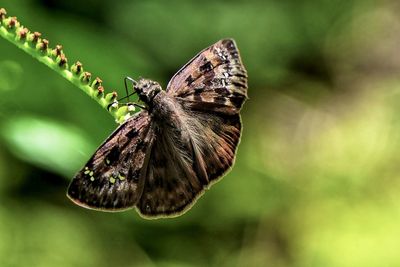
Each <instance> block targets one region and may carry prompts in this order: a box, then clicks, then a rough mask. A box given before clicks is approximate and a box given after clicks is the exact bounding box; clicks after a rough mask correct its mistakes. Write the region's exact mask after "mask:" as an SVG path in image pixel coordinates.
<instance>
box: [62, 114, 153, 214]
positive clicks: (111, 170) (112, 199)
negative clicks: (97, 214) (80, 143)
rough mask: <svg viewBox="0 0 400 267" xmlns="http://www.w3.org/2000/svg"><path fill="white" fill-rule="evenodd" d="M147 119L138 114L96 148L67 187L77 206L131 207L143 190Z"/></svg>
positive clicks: (148, 142)
mask: <svg viewBox="0 0 400 267" xmlns="http://www.w3.org/2000/svg"><path fill="white" fill-rule="evenodd" d="M152 136H153V135H152V130H151V124H150V117H149V116H148V115H147V112H144V111H143V112H140V113H138V114H136V115H135V116H134V117H132V118H130V119H129V120H128V121H126V122H125V123H124V124H122V125H121V126H120V127H119V128H117V130H116V131H115V132H114V133H113V134H112V135H111V136H110V137H109V138H108V139H107V140H106V141H105V142H104V143H103V144H102V145H101V146H100V147H99V148H98V150H97V151H96V152H95V154H94V155H93V156H92V158H91V159H90V160H89V161H88V163H87V164H86V165H85V167H84V168H83V169H82V170H81V171H80V172H78V173H77V175H76V176H75V177H74V179H73V180H72V182H71V184H70V186H69V188H68V193H67V195H68V197H69V198H70V199H71V200H72V201H74V202H75V203H76V204H78V205H80V206H84V207H86V208H91V209H99V210H108V211H113V210H115V211H117V210H123V209H128V208H133V207H134V205H135V203H136V202H137V200H138V199H139V197H140V195H141V193H142V189H143V179H140V177H141V176H143V175H145V174H143V173H142V171H143V170H144V169H146V168H145V167H146V165H147V161H148V159H146V153H147V150H148V149H149V147H151V142H152V138H153V137H152Z"/></svg>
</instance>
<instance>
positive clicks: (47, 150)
mask: <svg viewBox="0 0 400 267" xmlns="http://www.w3.org/2000/svg"><path fill="white" fill-rule="evenodd" d="M1 135H2V137H3V138H4V140H5V141H6V144H7V145H8V147H9V149H10V151H11V152H12V153H13V154H14V155H16V156H17V157H19V158H20V159H22V160H26V161H28V162H30V163H32V164H35V165H38V166H40V167H42V168H45V169H48V170H51V171H53V172H55V173H59V174H61V175H63V176H65V177H72V175H73V174H74V173H75V172H76V171H77V170H78V169H79V168H80V167H81V166H82V165H83V163H84V162H85V160H87V159H88V158H89V156H90V154H91V153H92V152H93V150H94V148H95V146H94V145H93V144H92V143H91V142H90V140H89V138H87V137H85V136H84V134H83V133H82V132H81V131H79V130H78V129H76V128H74V127H72V126H68V125H63V124H61V123H60V122H56V121H52V120H49V119H44V118H37V117H33V116H20V117H15V118H13V119H11V120H9V121H8V123H5V124H4V125H3V127H2V128H1Z"/></svg>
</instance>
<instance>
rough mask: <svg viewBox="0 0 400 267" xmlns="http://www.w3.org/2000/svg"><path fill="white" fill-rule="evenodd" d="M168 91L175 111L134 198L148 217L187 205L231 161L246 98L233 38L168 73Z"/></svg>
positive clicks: (176, 212) (244, 76)
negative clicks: (169, 75)
mask: <svg viewBox="0 0 400 267" xmlns="http://www.w3.org/2000/svg"><path fill="white" fill-rule="evenodd" d="M167 94H168V95H169V96H171V97H172V98H173V99H174V101H176V103H178V105H177V107H176V109H175V112H176V114H178V116H175V118H174V119H172V120H171V121H170V122H169V124H168V125H167V126H166V125H164V126H163V127H160V129H162V132H161V133H157V134H156V135H157V140H156V141H155V142H154V145H153V147H152V150H151V155H150V160H149V162H150V163H149V165H148V171H147V178H146V181H145V185H144V191H143V194H142V196H141V198H140V199H139V201H138V203H137V208H138V210H139V212H140V213H141V214H142V215H144V216H146V217H165V216H167V217H169V216H176V215H179V214H181V213H183V212H185V211H187V210H188V209H189V208H190V207H191V206H192V204H193V203H194V202H195V201H196V200H197V199H198V197H199V196H201V195H202V193H203V192H204V190H205V189H206V188H208V187H209V186H210V185H211V184H212V183H213V182H215V181H217V180H218V178H220V177H222V175H223V174H224V173H226V172H227V171H228V170H229V168H230V167H231V166H232V165H233V162H234V159H235V153H236V148H237V145H238V143H239V140H240V133H241V121H240V115H239V111H240V108H241V106H242V104H243V102H244V100H245V99H246V98H247V74H246V70H245V68H244V66H243V64H242V62H241V59H240V56H239V52H238V50H237V48H236V45H235V43H234V41H233V40H230V39H226V40H221V41H219V42H217V43H216V44H214V45H212V46H210V47H209V48H207V49H205V50H203V51H202V52H200V53H199V54H198V55H197V56H196V57H194V58H193V59H192V60H191V61H190V62H189V63H187V64H186V65H185V66H184V67H183V68H182V69H181V70H180V71H178V73H177V74H176V75H175V76H174V77H173V78H172V80H171V81H170V83H169V85H168V88H167Z"/></svg>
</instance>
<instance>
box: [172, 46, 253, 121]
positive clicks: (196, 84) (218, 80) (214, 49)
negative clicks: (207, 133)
mask: <svg viewBox="0 0 400 267" xmlns="http://www.w3.org/2000/svg"><path fill="white" fill-rule="evenodd" d="M167 92H168V94H169V95H171V96H173V97H175V98H177V99H182V100H184V102H185V106H187V107H188V108H189V109H194V110H202V111H204V110H208V111H210V112H217V113H226V114H236V113H238V112H239V111H240V108H241V107H242V104H243V102H244V101H245V100H246V98H247V72H246V69H245V68H244V66H243V63H242V60H241V58H240V54H239V50H238V49H237V46H236V44H235V41H234V40H232V39H224V40H221V41H219V42H217V43H215V44H214V45H212V46H210V47H208V48H206V49H204V50H203V51H201V52H200V53H199V54H198V55H196V56H195V57H194V58H193V59H192V60H190V61H189V62H188V63H187V64H186V65H185V66H184V67H183V68H182V69H180V70H179V71H178V72H177V74H175V75H174V77H173V78H172V79H171V81H170V82H169V84H168V86H167Z"/></svg>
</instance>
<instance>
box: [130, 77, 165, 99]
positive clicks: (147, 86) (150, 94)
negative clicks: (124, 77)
mask: <svg viewBox="0 0 400 267" xmlns="http://www.w3.org/2000/svg"><path fill="white" fill-rule="evenodd" d="M134 89H135V91H136V93H137V94H138V96H139V99H140V100H141V101H143V102H144V103H146V104H147V105H151V102H152V101H153V98H154V97H155V96H156V95H157V94H158V93H159V92H161V90H162V89H161V86H160V85H159V84H158V83H157V82H155V81H152V80H149V79H143V78H140V79H139V81H137V82H136V83H135V84H134Z"/></svg>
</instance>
